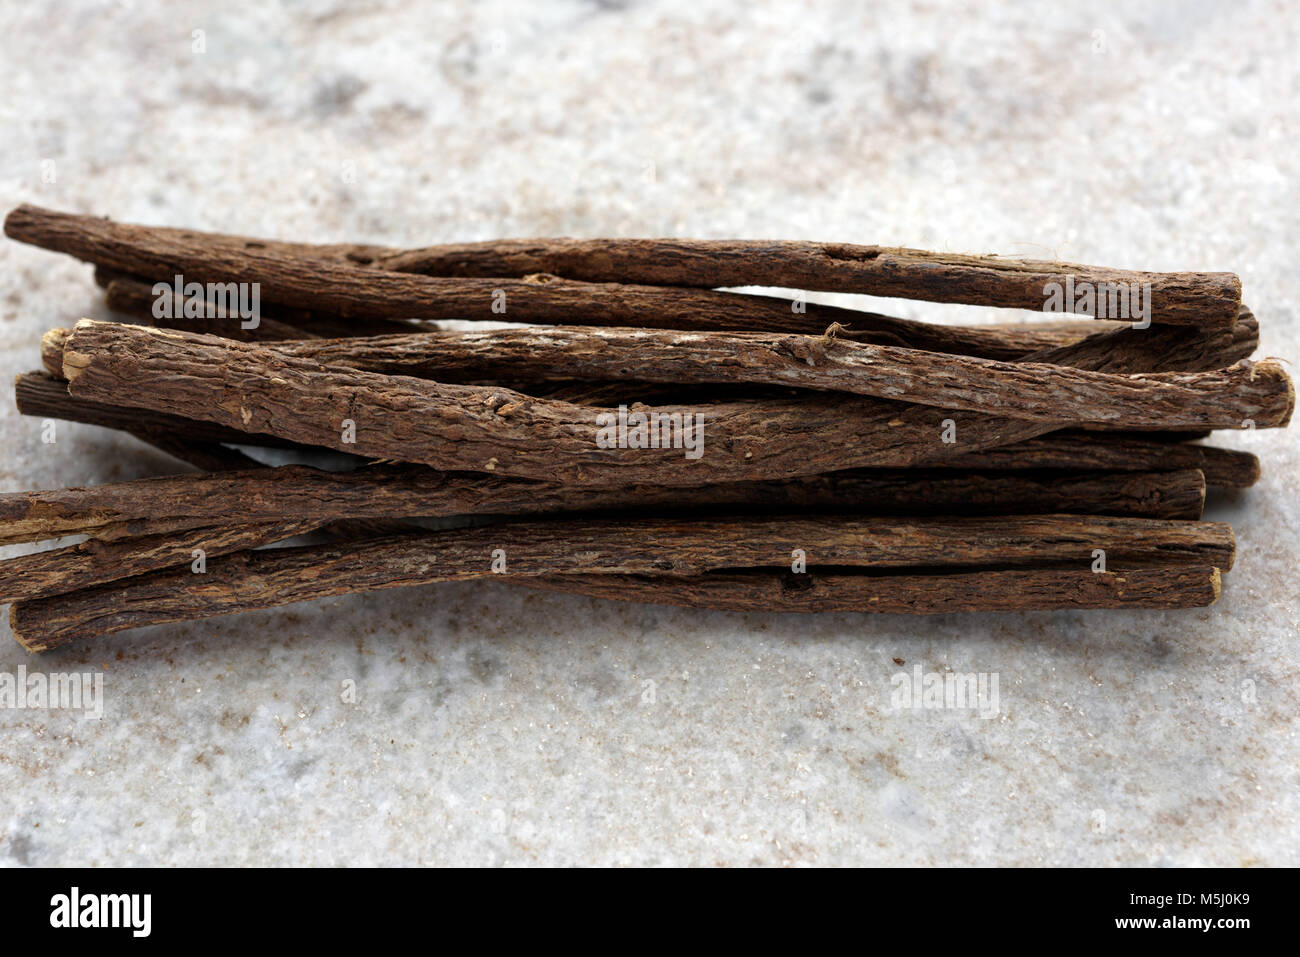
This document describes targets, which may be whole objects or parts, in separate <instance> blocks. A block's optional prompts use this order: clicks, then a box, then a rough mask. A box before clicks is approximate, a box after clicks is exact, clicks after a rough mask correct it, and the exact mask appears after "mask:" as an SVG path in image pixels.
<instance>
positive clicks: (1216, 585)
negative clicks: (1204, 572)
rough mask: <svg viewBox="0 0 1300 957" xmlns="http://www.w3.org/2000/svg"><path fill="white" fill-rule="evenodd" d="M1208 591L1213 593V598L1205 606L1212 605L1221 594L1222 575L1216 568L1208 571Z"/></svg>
mask: <svg viewBox="0 0 1300 957" xmlns="http://www.w3.org/2000/svg"><path fill="white" fill-rule="evenodd" d="M1210 589H1211V591H1212V592H1213V597H1212V598H1211V599H1210V600H1209V602H1207V604H1209V605H1213V604H1214V603H1215V602H1217V601H1218V600H1219V598H1220V596H1221V595H1222V594H1223V575H1222V573H1221V572H1220V571H1219V570H1218V569H1217V568H1212V569H1210Z"/></svg>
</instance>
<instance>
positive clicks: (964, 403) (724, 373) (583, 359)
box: [269, 328, 1295, 429]
mask: <svg viewBox="0 0 1300 957" xmlns="http://www.w3.org/2000/svg"><path fill="white" fill-rule="evenodd" d="M1142 332H1143V331H1140V330H1135V331H1133V332H1130V333H1129V334H1130V335H1141V334H1142ZM269 348H271V349H273V350H274V351H275V352H278V353H281V354H283V355H289V356H295V357H300V358H309V359H315V360H316V361H318V362H322V363H326V364H331V365H343V366H347V367H349V368H354V369H363V370H367V371H371V372H381V373H388V374H396V375H413V376H417V377H421V378H443V373H445V372H448V371H450V372H452V373H454V374H455V375H456V376H458V377H461V378H471V379H500V380H506V381H510V380H517V381H529V380H533V379H539V378H540V379H566V378H580V379H596V380H614V381H618V380H625V379H641V380H644V381H649V382H659V383H686V384H691V383H754V384H759V385H776V386H791V387H796V388H801V389H811V390H819V391H830V392H849V393H854V394H857V395H868V396H874V397H876V398H882V399H891V400H898V401H907V402H912V403H917V404H920V405H932V406H940V407H946V408H952V409H964V410H967V411H972V412H983V413H986V414H989V415H1003V416H1009V417H1012V418H1020V419H1031V420H1037V421H1043V422H1056V423H1067V424H1070V425H1079V424H1084V423H1095V424H1099V425H1105V426H1107V427H1110V428H1117V429H1131V428H1156V429H1195V428H1210V429H1214V428H1241V427H1242V424H1243V423H1244V422H1252V423H1254V425H1255V427H1256V428H1269V427H1274V426H1279V425H1284V424H1286V422H1287V421H1289V419H1290V417H1291V412H1292V410H1293V407H1294V405H1295V390H1294V388H1293V387H1292V384H1291V379H1290V377H1289V376H1288V375H1287V373H1286V371H1285V369H1284V368H1283V367H1282V365H1281V364H1280V363H1278V362H1276V361H1273V360H1265V361H1262V362H1256V363H1250V362H1242V363H1238V364H1237V365H1235V366H1233V367H1231V368H1229V369H1216V370H1214V371H1209V372H1149V373H1141V374H1133V375H1117V374H1112V373H1104V372H1094V371H1089V370H1082V369H1072V368H1067V367H1063V366H1060V365H1049V364H1047V363H1040V362H1019V363H1011V362H997V361H994V360H991V359H978V358H973V357H970V356H952V355H941V354H939V353H934V352H924V351H921V350H917V349H903V348H898V347H894V346H877V345H871V344H867V343H859V342H851V341H845V340H840V339H838V338H831V337H828V336H796V335H778V334H773V333H737V332H667V331H663V330H657V329H654V330H652V329H560V328H555V329H508V330H493V331H488V332H439V333H422V334H416V335H405V336H379V337H373V336H372V337H363V338H350V339H332V340H316V341H308V342H285V343H276V344H273V345H271V346H270V347H269Z"/></svg>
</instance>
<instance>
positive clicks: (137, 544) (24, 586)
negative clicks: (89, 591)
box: [0, 521, 322, 605]
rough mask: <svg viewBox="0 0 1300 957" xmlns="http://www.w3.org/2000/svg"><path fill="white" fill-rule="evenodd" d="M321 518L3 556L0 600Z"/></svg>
mask: <svg viewBox="0 0 1300 957" xmlns="http://www.w3.org/2000/svg"><path fill="white" fill-rule="evenodd" d="M321 524H322V523H321V522H312V521H305V522H285V521H280V522H267V523H261V524H247V525H222V526H217V527H210V528H194V529H189V530H186V531H182V532H168V533H166V534H158V535H146V536H141V537H133V538H125V539H121V540H117V541H93V540H92V541H88V542H82V543H81V544H79V545H69V546H67V547H66V548H53V549H48V550H46V551H43V552H36V553H34V554H31V555H20V556H18V557H17V558H7V559H4V560H3V561H0V605H3V604H8V603H10V602H13V601H19V600H22V599H26V598H37V597H40V596H42V595H56V594H61V593H63V592H70V591H75V590H77V589H80V588H89V587H91V586H93V585H98V584H101V583H103V582H110V581H116V580H117V579H119V578H128V577H130V576H132V575H142V574H144V573H146V572H151V571H154V570H156V569H159V568H168V567H171V566H173V565H186V566H189V565H190V564H191V563H192V562H193V561H194V559H195V557H196V556H195V555H194V551H195V550H196V549H200V550H202V551H203V553H204V555H205V560H206V558H211V557H215V556H217V555H225V554H227V553H229V552H235V551H240V550H242V549H248V548H256V547H258V546H259V545H267V544H270V543H272V542H278V541H281V540H283V539H286V538H292V537H294V536H295V535H305V534H306V533H307V532H310V531H313V530H315V529H316V528H317V527H319V526H320V525H321ZM192 574H195V573H193V572H192Z"/></svg>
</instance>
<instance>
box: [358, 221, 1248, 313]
mask: <svg viewBox="0 0 1300 957" xmlns="http://www.w3.org/2000/svg"><path fill="white" fill-rule="evenodd" d="M373 265H374V266H376V267H378V268H382V269H387V270H395V271H400V272H415V273H420V274H423V275H429V276H467V277H468V276H526V275H529V274H531V273H554V274H555V275H557V276H565V277H567V278H571V279H582V280H586V281H588V282H639V283H650V284H653V285H662V286H699V287H717V286H782V287H787V288H791V289H821V290H828V291H834V292H856V293H867V294H869V295H873V296H894V297H899V298H905V299H928V300H931V301H934V302H961V303H968V304H971V305H977V306H1011V307H1018V308H1022V309H1036V310H1041V309H1042V308H1043V299H1044V286H1045V285H1046V284H1048V283H1051V282H1060V283H1064V282H1065V277H1066V276H1067V275H1072V276H1074V281H1075V284H1076V286H1077V285H1078V284H1080V283H1084V282H1089V283H1093V284H1094V285H1101V284H1107V283H1124V284H1132V283H1137V284H1140V285H1141V284H1150V286H1151V303H1152V313H1151V316H1152V320H1153V321H1155V322H1170V323H1175V322H1176V323H1192V324H1203V325H1227V324H1229V323H1231V322H1232V320H1233V318H1234V317H1235V316H1236V314H1237V307H1238V306H1239V305H1240V304H1241V280H1240V279H1238V278H1237V277H1236V276H1235V275H1234V274H1232V273H1190V272H1181V273H1158V272H1138V271H1135V270H1126V269H1109V268H1104V267H1100V266H1083V265H1077V264H1072V263H1061V262H1047V261H1037V260H1023V259H1002V258H999V257H996V256H966V255H959V254H956V253H937V252H925V251H923V250H919V249H904V248H902V247H890V246H856V245H850V244H847V243H811V242H780V241H775V242H774V241H768V240H743V239H742V240H729V239H722V240H699V239H517V240H497V241H492V242H485V243H463V244H456V245H444V246H430V247H428V248H425V249H414V250H406V251H402V252H394V253H387V254H381V255H379V256H377V257H375V259H374V260H373Z"/></svg>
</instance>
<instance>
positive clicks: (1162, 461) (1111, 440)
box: [14, 372, 1260, 488]
mask: <svg viewBox="0 0 1300 957" xmlns="http://www.w3.org/2000/svg"><path fill="white" fill-rule="evenodd" d="M14 397H15V400H16V403H17V406H18V411H19V412H21V413H22V414H23V415H30V416H46V417H50V418H56V419H66V420H68V421H72V422H82V423H85V424H88V425H99V426H103V427H105V428H111V429H124V430H126V431H130V432H133V434H134V433H135V430H136V429H137V428H139V427H142V426H143V427H146V428H147V430H148V431H142V432H140V433H139V435H140V437H141V438H142V439H143V440H144V441H147V442H150V443H151V444H155V445H156V446H157V447H159V448H162V449H163V450H164V451H169V449H168V446H169V445H171V444H173V443H180V444H179V446H178V448H179V449H181V450H183V453H182V454H180V455H178V457H180V458H181V460H182V461H187V462H190V463H191V464H194V465H196V466H198V467H200V468H204V469H207V470H210V471H215V470H217V469H219V468H225V467H236V468H239V467H244V468H246V467H250V466H249V464H248V463H249V462H251V460H248V459H247V457H246V456H244V460H245V464H244V465H235V466H220V465H217V466H209V465H206V464H202V462H201V461H200V460H197V459H195V458H194V455H193V454H192V450H191V449H190V448H189V446H191V445H192V444H193V443H191V442H190V440H189V439H181V438H179V436H181V435H184V436H191V437H193V439H194V440H195V442H205V443H220V442H234V443H242V444H245V445H253V446H265V447H268V448H296V449H299V450H302V449H305V448H306V447H304V446H295V445H294V443H292V442H287V441H285V440H282V439H277V438H275V437H274V436H267V435H258V434H250V433H243V432H240V431H238V430H236V429H230V428H225V427H223V426H220V425H216V424H214V423H210V422H201V421H197V420H189V419H183V418H180V417H178V416H169V415H166V414H163V413H155V412H150V411H148V410H145V409H131V408H126V407H122V406H113V405H107V404H104V403H99V402H91V401H88V400H83V399H74V398H73V397H72V396H70V395H68V393H67V384H66V383H64V382H63V381H62V380H58V379H53V378H51V377H50V376H48V375H46V374H44V373H39V372H29V373H24V374H23V375H20V376H19V377H18V380H17V383H16V385H15V388H14ZM1021 424H1022V425H1031V423H1021ZM934 425H935V427H936V428H937V427H938V420H937V419H936V421H935V423H934ZM1035 431H1036V430H1035ZM208 447H209V448H211V445H209V446H208ZM947 448H949V447H945V450H946V449H947ZM228 451H229V452H230V453H231V454H233V455H241V454H242V453H238V452H235V451H234V450H228ZM173 454H174V453H173ZM225 457H226V456H225V453H224V452H215V458H214V459H213V460H214V461H217V462H220V460H221V459H222V458H225ZM252 464H256V463H252ZM894 464H897V463H894ZM904 464H906V463H904ZM927 467H932V468H961V469H989V470H1014V471H1021V470H1026V469H1031V470H1032V469H1048V470H1062V469H1063V470H1072V471H1116V470H1118V471H1127V472H1134V471H1144V470H1152V471H1176V470H1183V469H1196V470H1199V471H1201V472H1203V473H1204V475H1205V483H1206V485H1207V486H1209V487H1211V488H1249V487H1250V486H1252V485H1254V484H1255V483H1256V482H1257V481H1259V474H1260V467H1259V459H1258V457H1256V456H1255V455H1253V454H1252V453H1250V452H1242V451H1238V450H1236V449H1224V448H1217V447H1215V446H1208V445H1187V444H1182V443H1181V441H1180V442H1171V441H1167V440H1166V439H1165V438H1164V437H1163V436H1161V435H1159V434H1158V433H1152V434H1151V435H1150V436H1149V437H1148V436H1142V437H1138V436H1135V435H1133V434H1119V435H1108V434H1106V433H1101V432H1083V433H1081V432H1073V431H1063V432H1055V433H1052V434H1050V435H1045V436H1042V437H1041V438H1032V437H1030V438H1027V439H1023V440H1021V441H1018V442H1015V443H1013V444H1008V445H1004V446H1000V447H998V448H997V449H996V450H995V449H984V450H977V451H972V452H962V451H960V450H957V451H954V452H951V454H947V455H944V454H942V452H941V453H940V454H939V455H938V456H937V457H936V458H935V459H933V460H932V461H931V462H929V463H927ZM739 481H743V479H742V480H739ZM625 484H634V483H625Z"/></svg>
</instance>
